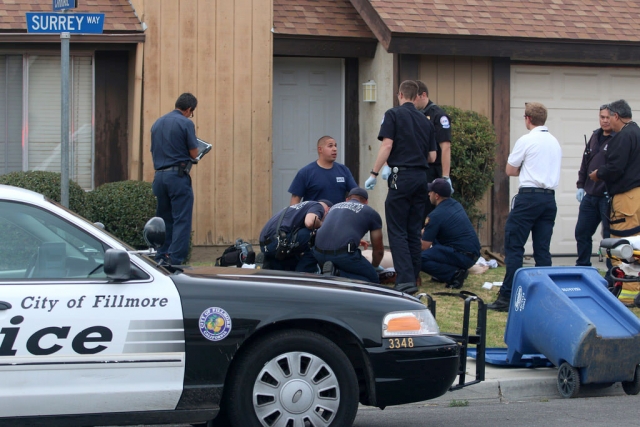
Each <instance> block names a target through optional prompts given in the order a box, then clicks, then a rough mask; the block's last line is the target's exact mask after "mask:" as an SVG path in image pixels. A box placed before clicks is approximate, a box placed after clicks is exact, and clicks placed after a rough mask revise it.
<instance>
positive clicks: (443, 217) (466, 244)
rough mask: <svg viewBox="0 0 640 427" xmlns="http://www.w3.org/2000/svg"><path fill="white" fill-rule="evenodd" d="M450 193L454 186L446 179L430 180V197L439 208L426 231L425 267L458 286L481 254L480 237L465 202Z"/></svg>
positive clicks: (439, 277)
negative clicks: (467, 211)
mask: <svg viewBox="0 0 640 427" xmlns="http://www.w3.org/2000/svg"><path fill="white" fill-rule="evenodd" d="M450 197H451V186H450V185H449V183H448V182H447V181H446V180H445V179H443V178H436V179H435V180H433V182H432V183H430V184H429V201H430V202H431V204H433V205H434V206H435V207H436V208H435V209H434V210H433V211H431V213H430V214H429V216H428V217H427V220H426V224H425V226H424V232H423V233H422V271H424V272H425V273H427V274H428V275H430V276H431V277H436V278H438V279H439V280H440V281H443V282H446V284H447V285H446V287H447V288H454V289H458V288H461V287H462V286H463V284H464V281H465V279H466V278H467V276H468V275H469V268H471V266H473V265H474V264H475V263H476V261H477V259H478V258H479V257H480V241H479V240H478V236H477V234H476V231H475V230H474V229H473V225H471V221H469V217H468V216H467V213H466V212H465V211H464V209H463V207H462V205H461V204H460V203H458V201H457V200H454V199H451V198H450Z"/></svg>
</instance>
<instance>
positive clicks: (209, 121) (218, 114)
mask: <svg viewBox="0 0 640 427" xmlns="http://www.w3.org/2000/svg"><path fill="white" fill-rule="evenodd" d="M132 4H133V6H134V7H135V9H136V12H137V14H138V16H139V17H140V18H141V20H142V21H143V22H144V23H145V24H146V25H147V30H146V42H145V46H144V65H143V67H144V73H143V99H142V124H141V128H142V129H141V132H142V144H141V150H142V153H141V159H142V170H141V176H142V178H143V179H144V180H146V181H152V180H153V176H154V170H153V162H152V160H151V153H150V147H151V133H150V129H151V126H152V125H153V123H154V122H155V120H156V119H157V118H158V117H160V116H162V115H163V114H165V113H168V112H169V111H171V110H172V109H173V107H174V103H175V100H176V99H177V97H178V96H179V95H180V94H181V93H183V92H192V93H193V94H194V95H195V96H196V97H197V98H198V107H197V108H196V110H195V113H194V118H193V121H194V123H195V125H196V134H197V135H198V137H199V138H201V139H203V140H205V141H207V142H209V143H211V144H213V150H212V151H211V152H210V153H209V154H208V155H207V156H206V157H205V158H204V159H203V160H202V162H201V163H200V164H198V165H195V166H194V167H193V170H192V173H191V176H192V180H193V188H194V193H195V205H194V217H193V231H194V236H193V244H194V245H217V244H229V243H230V242H233V241H234V240H235V239H236V238H238V237H241V238H243V239H246V240H249V239H250V240H252V241H254V242H255V241H257V238H258V235H259V233H260V229H261V228H262V225H263V224H264V223H265V222H266V220H267V219H268V218H269V216H270V208H271V150H272V147H271V126H272V125H271V94H272V69H273V66H272V62H273V50H272V46H273V40H272V34H271V26H272V21H273V19H272V9H273V7H272V1H271V0H235V1H228V0H132ZM133 172H134V171H132V175H133Z"/></svg>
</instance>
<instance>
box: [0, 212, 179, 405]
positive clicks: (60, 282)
mask: <svg viewBox="0 0 640 427" xmlns="http://www.w3.org/2000/svg"><path fill="white" fill-rule="evenodd" d="M106 242H108V243H110V244H111V245H113V244H116V245H117V244H118V242H116V241H114V240H113V239H111V238H110V237H109V236H107V235H106V234H104V233H101V232H100V231H99V230H98V229H96V228H95V227H93V226H92V225H91V224H89V223H86V222H84V221H83V220H81V219H79V218H77V217H74V216H73V215H71V214H69V213H68V212H65V211H64V210H63V209H61V208H59V207H57V206H55V205H53V204H50V203H46V204H45V203H44V202H43V204H42V206H35V205H30V204H27V203H19V202H16V201H7V200H4V201H3V200H0V383H1V384H2V385H1V386H0V417H13V416H27V415H56V414H82V413H102V412H129V411H151V410H163V409H164V410H166V409H175V407H176V405H177V402H178V399H179V398H180V395H181V392H182V384H183V376H184V360H185V357H184V331H183V323H182V310H181V307H180V299H179V295H178V293H177V290H176V289H175V286H174V284H173V282H172V281H171V280H170V279H169V278H168V277H167V276H165V275H164V274H162V273H161V272H159V271H154V269H153V267H152V265H150V264H147V265H145V262H144V261H143V260H142V259H140V258H137V256H135V255H133V256H132V271H134V272H135V275H136V278H135V279H134V280H130V281H127V282H126V283H109V281H108V280H107V278H106V275H105V273H104V271H103V269H102V262H103V259H104V252H105V250H106V249H108V248H109V246H110V245H109V244H108V243H106Z"/></svg>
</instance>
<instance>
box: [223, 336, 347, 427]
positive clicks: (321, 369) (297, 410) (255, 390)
mask: <svg viewBox="0 0 640 427" xmlns="http://www.w3.org/2000/svg"><path fill="white" fill-rule="evenodd" d="M231 375H232V377H231V378H229V379H228V380H227V384H228V387H230V389H229V390H228V391H229V394H228V395H227V397H228V399H227V400H226V404H227V405H228V406H227V408H226V409H227V414H228V415H229V418H230V420H231V424H232V425H233V426H238V427H239V426H242V427H262V426H265V427H266V426H276V425H277V426H288V425H296V426H297V425H307V423H306V422H308V425H311V426H314V427H330V426H331V427H338V426H340V427H347V426H351V425H352V424H353V421H354V419H355V417H356V412H357V411H358V396H359V392H358V380H357V377H356V374H355V371H354V369H353V366H352V365H351V362H350V361H349V359H348V358H347V356H346V355H345V354H344V352H343V351H342V350H341V349H340V348H339V347H338V346H337V345H336V344H334V343H333V342H332V341H330V340H329V339H327V338H325V337H324V336H322V335H320V334H317V333H314V332H310V331H304V330H287V331H279V332H275V333H273V334H270V335H268V336H266V337H264V338H262V339H260V340H259V341H257V342H255V343H254V344H253V345H252V346H251V347H250V348H247V349H246V351H243V352H242V355H240V356H239V358H238V360H237V364H236V366H235V367H234V369H233V371H232V373H231ZM289 420H292V421H295V422H293V423H291V421H289ZM305 421H306V422H305Z"/></svg>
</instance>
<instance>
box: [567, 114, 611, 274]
mask: <svg viewBox="0 0 640 427" xmlns="http://www.w3.org/2000/svg"><path fill="white" fill-rule="evenodd" d="M599 118H600V127H599V128H598V129H596V130H595V131H593V134H592V135H591V138H590V139H589V142H588V144H587V145H586V146H585V149H584V153H583V154H582V163H581V164H580V170H579V171H578V182H576V186H577V187H578V190H577V191H576V199H577V200H578V203H580V208H579V211H578V221H577V222H576V229H575V237H576V243H577V247H578V259H577V260H576V265H584V266H591V253H592V250H593V234H594V233H595V232H596V229H597V228H598V225H600V224H602V237H603V238H605V239H606V238H607V237H609V200H608V199H607V197H606V195H605V192H606V188H605V185H604V182H603V181H598V182H595V181H592V180H591V179H589V172H591V171H594V170H596V169H598V168H599V167H600V166H602V165H604V162H605V154H606V153H607V146H608V144H609V141H610V140H611V138H612V137H613V135H615V132H613V131H612V130H611V123H610V122H609V110H608V109H607V106H606V105H603V106H601V107H600V113H599ZM585 143H586V141H585ZM610 269H611V260H610V259H609V258H607V274H609V270H610Z"/></svg>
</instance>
